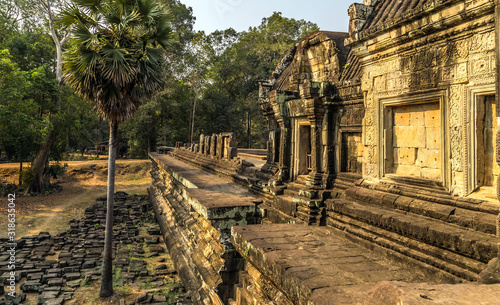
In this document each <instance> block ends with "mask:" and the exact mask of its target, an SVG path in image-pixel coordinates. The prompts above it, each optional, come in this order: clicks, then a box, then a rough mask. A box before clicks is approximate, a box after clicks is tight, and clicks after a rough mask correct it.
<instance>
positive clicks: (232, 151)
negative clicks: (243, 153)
mask: <svg viewBox="0 0 500 305" xmlns="http://www.w3.org/2000/svg"><path fill="white" fill-rule="evenodd" d="M227 151H228V152H227V158H228V159H229V160H231V159H233V158H236V157H237V156H238V145H237V144H236V137H235V136H234V133H232V132H231V133H230V134H229V141H228V144H227Z"/></svg>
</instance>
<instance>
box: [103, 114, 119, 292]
mask: <svg viewBox="0 0 500 305" xmlns="http://www.w3.org/2000/svg"><path fill="white" fill-rule="evenodd" d="M117 144H118V123H116V122H110V124H109V156H108V194H107V208H106V209H107V210H106V231H105V237H104V252H103V260H102V274H101V291H99V297H101V298H106V297H110V296H112V295H113V202H114V195H115V160H116V152H117V148H118V145H117Z"/></svg>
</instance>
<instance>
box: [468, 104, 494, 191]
mask: <svg viewBox="0 0 500 305" xmlns="http://www.w3.org/2000/svg"><path fill="white" fill-rule="evenodd" d="M476 99H477V100H476V120H475V130H474V134H473V137H475V141H473V142H474V144H475V148H476V156H475V160H472V161H473V162H474V161H475V164H474V165H475V166H476V175H475V176H476V179H475V180H476V181H475V188H477V187H481V188H482V189H483V188H485V189H488V187H490V188H489V189H490V191H491V193H492V197H493V198H494V197H495V191H494V190H495V188H494V187H495V186H496V179H497V176H498V174H499V173H500V167H499V166H498V164H497V163H496V161H495V155H496V141H495V136H496V133H497V130H498V124H497V123H498V122H497V117H496V104H495V95H479V96H476Z"/></svg>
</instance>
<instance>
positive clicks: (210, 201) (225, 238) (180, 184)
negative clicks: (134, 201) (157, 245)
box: [150, 155, 257, 303]
mask: <svg viewBox="0 0 500 305" xmlns="http://www.w3.org/2000/svg"><path fill="white" fill-rule="evenodd" d="M152 156H153V158H154V159H153V171H152V175H153V178H154V181H155V183H154V185H153V187H152V188H151V189H150V196H151V198H153V206H154V208H155V212H156V213H157V215H161V216H158V219H159V221H160V226H161V227H162V231H163V233H164V237H165V240H166V244H167V246H168V248H169V252H170V253H171V255H172V257H173V260H174V262H175V263H176V269H177V270H181V272H180V276H181V278H183V280H184V282H187V283H190V284H189V286H188V287H187V290H188V291H192V292H193V300H195V302H202V300H210V302H215V303H217V302H221V300H227V299H228V298H229V296H230V295H231V291H232V289H233V287H232V285H233V283H234V281H235V280H236V278H235V276H234V275H229V273H228V271H224V270H228V268H226V267H225V266H226V260H227V261H231V259H232V258H233V257H234V256H235V255H236V253H235V252H234V250H233V249H232V246H231V243H230V235H229V232H230V231H229V230H230V228H231V227H232V226H234V225H238V224H247V223H254V222H255V221H256V220H257V210H256V205H255V203H253V201H255V200H256V199H255V197H253V196H252V195H251V194H250V193H249V192H248V190H247V189H245V188H242V187H240V186H238V185H235V184H233V183H230V182H227V181H225V180H223V179H221V178H219V177H216V176H214V175H210V174H207V173H206V172H203V171H201V170H199V169H196V168H194V167H193V166H191V165H188V164H185V163H183V162H180V161H178V160H175V159H173V158H172V157H169V156H158V155H152ZM160 175H161V177H163V178H162V179H159V177H160ZM157 178H158V179H157ZM163 190H165V191H163ZM167 190H168V191H167ZM160 211H161V212H160ZM160 213H161V214H160ZM188 236H189V237H190V238H192V239H193V241H194V243H193V241H191V240H189V239H186V237H188ZM181 249H182V250H181ZM186 255H188V256H186ZM186 263H187V264H186ZM230 272H231V273H233V274H236V272H237V270H231V271H230ZM170 273H172V271H171V270H157V271H155V274H156V275H159V274H170ZM228 275H229V276H228ZM211 289H215V290H216V291H217V294H214V293H212V292H211Z"/></svg>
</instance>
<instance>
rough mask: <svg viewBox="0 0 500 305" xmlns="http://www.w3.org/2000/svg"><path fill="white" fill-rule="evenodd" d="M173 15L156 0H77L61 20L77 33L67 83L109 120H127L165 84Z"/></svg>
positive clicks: (66, 72) (67, 57)
mask: <svg viewBox="0 0 500 305" xmlns="http://www.w3.org/2000/svg"><path fill="white" fill-rule="evenodd" d="M170 17H171V16H170V15H169V13H168V12H167V11H166V10H164V9H163V8H162V7H161V6H160V5H158V3H157V1H156V0H76V1H75V7H73V8H72V9H71V10H69V11H68V12H65V13H63V14H61V17H60V22H61V23H62V24H65V25H67V26H70V27H71V28H72V29H73V34H74V37H73V42H72V44H71V47H70V48H69V49H68V50H67V51H66V53H65V55H64V80H65V81H66V82H67V83H68V85H69V86H71V87H72V88H73V89H74V90H75V91H76V92H78V93H79V94H80V95H82V96H83V97H85V98H87V99H90V100H93V101H94V104H95V107H96V108H97V109H98V110H99V112H100V113H101V114H102V115H103V116H104V117H106V118H109V119H110V120H112V121H113V122H117V123H120V122H123V121H124V120H126V119H127V118H128V117H130V116H131V115H132V114H133V113H134V112H135V110H136V109H137V108H138V107H139V105H140V101H141V100H142V99H143V98H144V97H146V96H149V95H151V94H153V93H154V92H155V90H158V88H159V87H160V86H161V84H162V81H163V79H162V73H161V69H159V67H160V66H161V65H163V64H164V50H165V49H167V48H169V47H170V46H171V45H172V40H173V35H172V29H171V27H170V24H169V20H170ZM160 46H161V48H160Z"/></svg>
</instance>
